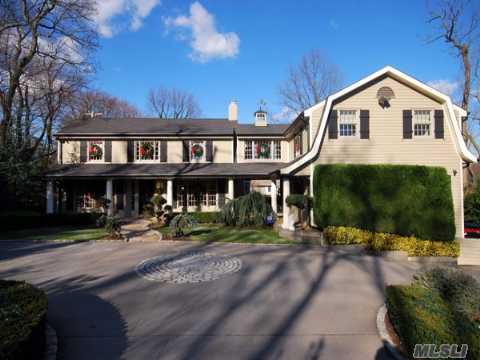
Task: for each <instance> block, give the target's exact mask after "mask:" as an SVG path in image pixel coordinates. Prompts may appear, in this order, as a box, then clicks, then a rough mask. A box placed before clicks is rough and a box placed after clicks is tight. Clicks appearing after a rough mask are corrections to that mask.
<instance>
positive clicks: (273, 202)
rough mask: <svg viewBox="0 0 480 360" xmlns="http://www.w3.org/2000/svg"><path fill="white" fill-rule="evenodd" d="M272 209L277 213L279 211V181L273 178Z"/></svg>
mask: <svg viewBox="0 0 480 360" xmlns="http://www.w3.org/2000/svg"><path fill="white" fill-rule="evenodd" d="M271 194H272V210H273V212H274V213H275V214H276V213H277V211H278V206H277V181H276V180H272V191H271Z"/></svg>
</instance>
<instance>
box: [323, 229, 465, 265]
mask: <svg viewBox="0 0 480 360" xmlns="http://www.w3.org/2000/svg"><path fill="white" fill-rule="evenodd" d="M323 236H324V239H325V241H326V242H327V244H329V245H352V244H359V245H365V246H366V248H367V250H369V251H372V252H381V251H406V252H407V253H408V255H409V256H450V257H458V256H459V255H460V243H459V242H458V241H431V240H421V239H417V238H416V237H414V236H400V235H395V234H387V233H374V232H372V231H368V230H362V229H356V228H348V227H344V226H328V227H326V228H325V229H323Z"/></svg>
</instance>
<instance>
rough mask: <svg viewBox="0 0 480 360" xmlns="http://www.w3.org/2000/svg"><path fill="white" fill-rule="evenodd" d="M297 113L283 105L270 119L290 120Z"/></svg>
mask: <svg viewBox="0 0 480 360" xmlns="http://www.w3.org/2000/svg"><path fill="white" fill-rule="evenodd" d="M295 116H297V114H296V113H295V112H294V111H293V110H292V109H290V108H289V107H287V106H283V107H282V108H281V109H280V111H278V112H276V113H274V114H272V121H276V122H280V121H286V120H292V119H293V118H294V117H295Z"/></svg>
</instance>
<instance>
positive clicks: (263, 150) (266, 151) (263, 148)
mask: <svg viewBox="0 0 480 360" xmlns="http://www.w3.org/2000/svg"><path fill="white" fill-rule="evenodd" d="M255 151H256V153H257V158H268V157H269V155H270V146H269V145H268V144H266V143H261V144H257V146H256V148H255Z"/></svg>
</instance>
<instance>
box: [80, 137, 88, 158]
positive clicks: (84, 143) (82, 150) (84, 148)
mask: <svg viewBox="0 0 480 360" xmlns="http://www.w3.org/2000/svg"><path fill="white" fill-rule="evenodd" d="M80 162H87V141H86V140H81V141H80Z"/></svg>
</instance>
